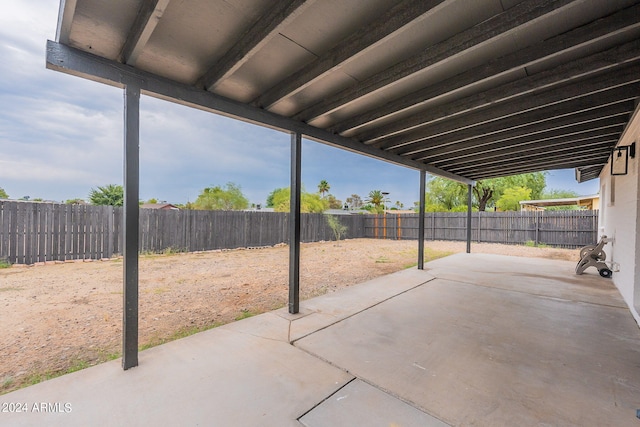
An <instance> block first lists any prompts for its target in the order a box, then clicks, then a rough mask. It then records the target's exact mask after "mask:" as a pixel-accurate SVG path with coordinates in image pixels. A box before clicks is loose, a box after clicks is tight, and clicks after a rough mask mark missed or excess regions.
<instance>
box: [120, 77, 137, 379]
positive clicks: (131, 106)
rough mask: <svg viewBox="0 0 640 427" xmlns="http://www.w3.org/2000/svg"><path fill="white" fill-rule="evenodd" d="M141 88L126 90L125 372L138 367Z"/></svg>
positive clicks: (133, 86) (123, 352) (123, 366)
mask: <svg viewBox="0 0 640 427" xmlns="http://www.w3.org/2000/svg"><path fill="white" fill-rule="evenodd" d="M139 129H140V88H139V87H138V86H136V85H131V84H129V85H127V86H126V87H125V90H124V239H123V240H124V251H123V258H124V291H123V300H124V309H123V319H122V320H123V326H122V368H123V369H125V370H126V369H129V368H133V367H134V366H138V246H139V245H138V244H139V242H138V228H139V225H138V217H139V205H138V199H139V197H138V195H139V186H140V156H139V152H140V150H139V135H140V132H139Z"/></svg>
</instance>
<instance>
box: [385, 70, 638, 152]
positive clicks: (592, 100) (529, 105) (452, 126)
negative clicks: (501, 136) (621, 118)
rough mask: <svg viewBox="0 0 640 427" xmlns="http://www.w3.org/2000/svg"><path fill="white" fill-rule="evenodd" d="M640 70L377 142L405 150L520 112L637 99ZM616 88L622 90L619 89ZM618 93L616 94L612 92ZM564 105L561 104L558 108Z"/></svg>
mask: <svg viewBox="0 0 640 427" xmlns="http://www.w3.org/2000/svg"><path fill="white" fill-rule="evenodd" d="M639 72H640V64H634V65H633V66H629V67H626V68H625V69H624V70H619V71H617V72H614V73H609V74H605V75H597V76H594V77H591V78H590V79H586V80H577V81H576V82H573V83H572V84H570V85H566V86H562V87H559V88H553V90H547V91H544V92H541V93H539V94H536V96H529V97H523V98H522V99H515V100H512V101H509V102H502V103H500V104H498V105H495V106H490V107H489V108H484V109H481V110H476V111H473V112H471V113H468V114H466V115H464V116H461V117H456V119H455V120H442V121H440V122H438V123H434V124H433V125H431V126H429V127H428V128H425V129H418V130H416V131H413V132H410V133H408V134H400V135H397V136H394V137H391V138H388V139H383V140H380V141H378V142H377V143H376V144H374V145H375V146H377V147H381V148H384V149H390V148H398V149H399V148H401V147H405V148H403V150H405V149H406V148H408V146H409V145H410V144H415V143H418V142H421V141H425V140H428V139H433V138H436V137H438V136H440V135H446V134H449V133H454V132H460V131H462V130H464V129H467V128H475V127H477V126H480V125H483V124H485V123H490V122H494V121H500V120H505V119H506V118H510V117H514V121H515V122H520V121H521V119H520V120H518V117H516V116H519V115H521V114H524V113H529V112H536V111H538V113H539V114H540V115H542V116H546V117H549V118H551V117H550V114H546V113H545V111H547V110H549V109H550V108H552V107H553V106H556V105H559V104H565V105H564V107H565V109H566V110H567V111H566V114H571V112H572V110H573V111H574V112H575V113H578V112H580V111H585V110H588V109H593V108H594V107H596V106H601V105H603V104H606V103H610V102H615V101H623V100H628V99H633V98H635V96H637V90H638V85H637V83H638V81H640V73H639ZM626 86H627V87H628V89H626V90H621V89H619V88H624V87H626ZM616 89H619V90H617V91H616ZM632 90H634V91H632ZM607 91H610V92H609V94H608V95H609V97H606V95H607V94H606V93H605V92H607ZM614 93H615V95H616V96H615V97H613V96H612V94H614ZM598 94H602V98H601V99H602V100H604V99H607V100H608V102H607V101H599V100H598V98H599V96H597V95H598ZM587 97H589V98H588V100H589V102H586V100H585V98H587ZM605 97H606V98H605ZM612 98H613V99H612ZM562 107H563V106H562V105H560V106H559V107H558V108H562ZM534 114H535V113H534ZM476 131H477V130H476Z"/></svg>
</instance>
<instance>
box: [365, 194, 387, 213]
mask: <svg viewBox="0 0 640 427" xmlns="http://www.w3.org/2000/svg"><path fill="white" fill-rule="evenodd" d="M365 202H367V203H371V204H372V205H373V206H374V207H375V208H376V211H380V210H381V209H380V207H381V206H382V203H384V194H382V191H380V190H372V191H370V192H369V195H368V196H367V198H366V199H365Z"/></svg>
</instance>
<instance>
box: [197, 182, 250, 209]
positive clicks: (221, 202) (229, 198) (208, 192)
mask: <svg viewBox="0 0 640 427" xmlns="http://www.w3.org/2000/svg"><path fill="white" fill-rule="evenodd" d="M193 207H194V209H199V210H213V211H238V210H242V209H247V208H248V207H249V200H248V199H247V198H246V197H245V196H244V194H242V189H241V188H240V186H239V185H237V184H234V183H233V182H228V183H227V184H226V185H225V186H224V188H223V187H220V186H219V185H216V186H215V187H207V188H205V189H203V190H202V192H201V193H200V194H199V195H198V198H197V199H196V201H195V202H194V203H193Z"/></svg>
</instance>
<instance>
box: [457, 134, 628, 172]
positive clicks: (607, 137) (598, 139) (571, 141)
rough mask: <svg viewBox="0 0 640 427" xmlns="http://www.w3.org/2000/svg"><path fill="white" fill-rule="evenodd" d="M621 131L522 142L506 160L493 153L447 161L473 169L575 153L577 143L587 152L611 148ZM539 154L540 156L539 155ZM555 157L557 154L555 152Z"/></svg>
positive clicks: (510, 150) (511, 151)
mask: <svg viewBox="0 0 640 427" xmlns="http://www.w3.org/2000/svg"><path fill="white" fill-rule="evenodd" d="M618 136H619V133H617V132H611V133H609V134H601V133H595V132H594V133H593V134H592V133H585V134H578V135H575V137H574V138H568V137H562V138H554V139H550V140H546V141H540V143H539V144H537V145H533V146H532V145H531V144H527V145H526V146H524V147H523V146H521V145H520V144H518V145H514V146H511V147H509V156H510V157H509V158H507V159H506V160H505V156H504V155H493V156H481V157H477V158H475V159H473V160H472V161H471V160H467V161H465V162H457V163H451V164H449V163H447V165H446V166H447V168H451V169H454V168H455V169H456V170H458V171H460V170H465V169H473V168H476V167H477V166H478V164H479V165H481V166H483V167H484V166H486V165H488V164H500V163H503V164H505V165H509V164H511V163H513V162H514V161H520V160H521V159H523V158H524V159H527V160H529V159H534V158H544V157H545V156H547V157H548V156H549V155H550V154H554V153H565V154H566V153H570V152H571V153H575V152H576V143H581V145H580V153H584V152H586V150H593V149H595V148H597V149H606V150H611V147H612V146H613V144H615V143H616V141H617V140H618ZM541 150H544V151H543V153H542V154H540V152H541ZM538 156H539V157H538ZM554 157H557V156H555V154H554Z"/></svg>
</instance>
